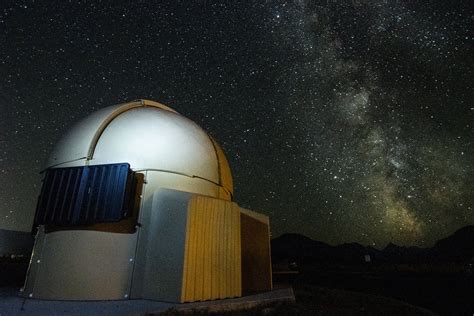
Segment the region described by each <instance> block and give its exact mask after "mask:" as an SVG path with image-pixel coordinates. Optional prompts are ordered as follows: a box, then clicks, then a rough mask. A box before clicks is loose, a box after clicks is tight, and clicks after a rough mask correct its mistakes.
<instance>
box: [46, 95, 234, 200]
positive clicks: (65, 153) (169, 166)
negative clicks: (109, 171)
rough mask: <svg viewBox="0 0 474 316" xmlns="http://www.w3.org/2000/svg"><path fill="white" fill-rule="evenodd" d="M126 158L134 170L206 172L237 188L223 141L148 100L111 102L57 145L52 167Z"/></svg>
mask: <svg viewBox="0 0 474 316" xmlns="http://www.w3.org/2000/svg"><path fill="white" fill-rule="evenodd" d="M123 162H127V163H129V164H130V167H131V168H132V169H133V170H157V171H165V172H170V173H176V174H183V175H186V176H190V177H196V178H202V179H205V180H208V181H211V182H214V183H216V184H218V185H219V186H222V187H223V188H224V189H225V190H226V191H228V192H230V193H231V194H232V192H233V185H232V176H231V173H230V168H229V165H228V163H227V160H226V158H225V155H224V153H223V152H222V150H221V149H220V147H219V146H218V145H217V143H216V142H215V141H214V140H213V139H212V138H211V137H210V136H209V135H208V134H207V133H206V132H205V131H204V130H203V129H202V128H200V127H199V126H198V125H197V124H195V123H194V122H193V121H191V120H189V119H187V118H185V117H184V116H182V115H180V114H178V113H177V112H176V111H174V110H172V109H170V108H168V107H166V106H164V105H162V104H159V103H157V102H153V101H148V100H139V101H134V102H130V103H125V104H119V105H116V106H111V107H107V108H104V109H101V110H100V111H97V112H94V113H92V114H91V115H89V116H88V117H86V118H85V119H83V120H82V121H80V122H79V123H77V124H76V125H75V126H73V127H72V128H71V129H70V130H69V132H68V133H67V134H65V135H64V136H63V137H62V138H61V140H60V141H59V142H58V144H57V145H56V146H55V148H54V150H53V152H52V153H51V155H50V158H49V160H48V163H47V168H62V167H71V166H78V165H85V164H90V165H99V164H110V163H123Z"/></svg>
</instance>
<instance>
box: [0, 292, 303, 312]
mask: <svg viewBox="0 0 474 316" xmlns="http://www.w3.org/2000/svg"><path fill="white" fill-rule="evenodd" d="M19 295H20V293H19V292H18V291H16V290H15V289H12V288H0V315H63V314H69V315H99V314H100V315H117V316H118V315H143V314H147V315H159V314H161V313H163V312H166V311H169V310H174V311H178V312H188V311H198V310H205V311H208V312H220V311H231V310H233V311H238V310H241V309H248V308H253V307H256V306H267V305H270V304H273V303H276V302H294V301H295V296H294V294H293V290H292V289H280V290H274V291H271V292H265V293H260V294H256V295H250V296H244V297H240V298H233V299H225V300H216V301H206V302H196V303H186V304H176V303H167V302H158V301H151V300H123V301H52V300H38V299H29V298H23V297H20V296H19Z"/></svg>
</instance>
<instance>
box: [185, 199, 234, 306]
mask: <svg viewBox="0 0 474 316" xmlns="http://www.w3.org/2000/svg"><path fill="white" fill-rule="evenodd" d="M186 231H187V234H186V247H185V259H184V267H183V287H182V294H181V301H182V302H193V301H203V300H212V299H221V298H228V297H237V296H241V294H242V284H241V255H240V249H241V245H240V210H239V207H238V206H237V205H236V204H235V203H232V202H228V201H223V200H218V199H213V198H209V197H204V196H196V197H194V198H192V199H191V200H190V201H189V204H188V223H187V229H186Z"/></svg>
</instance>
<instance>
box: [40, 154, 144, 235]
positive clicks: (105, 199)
mask: <svg viewBox="0 0 474 316" xmlns="http://www.w3.org/2000/svg"><path fill="white" fill-rule="evenodd" d="M134 185H135V181H134V176H133V172H132V171H131V170H130V165H129V164H128V163H120V164H107V165H96V166H84V167H71V168H55V169H48V170H46V175H45V178H44V181H43V187H42V189H41V194H40V197H39V199H38V204H37V209H36V216H35V226H37V225H56V226H75V225H86V224H94V223H103V222H116V221H119V220H121V219H123V218H125V217H126V216H127V215H128V214H131V210H130V207H131V205H132V203H131V202H132V200H133V198H134V187H133V186H134Z"/></svg>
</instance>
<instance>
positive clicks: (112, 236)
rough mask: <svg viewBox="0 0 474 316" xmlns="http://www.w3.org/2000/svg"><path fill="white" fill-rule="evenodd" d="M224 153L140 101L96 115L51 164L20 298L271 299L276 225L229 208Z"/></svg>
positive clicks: (185, 123) (168, 113) (196, 130)
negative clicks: (272, 228) (263, 295)
mask: <svg viewBox="0 0 474 316" xmlns="http://www.w3.org/2000/svg"><path fill="white" fill-rule="evenodd" d="M232 195H233V183H232V175H231V171H230V168H229V165H228V162H227V159H226V157H225V155H224V152H223V151H222V149H221V148H220V147H219V145H218V144H217V143H216V141H215V140H214V139H213V138H212V137H210V136H209V135H208V134H207V133H206V132H204V131H203V130H202V129H201V128H200V127H199V126H198V125H196V124H195V123H194V122H192V121H190V120H189V119H187V118H185V117H184V116H182V115H180V114H178V113H177V112H176V111H174V110H172V109H171V108H169V107H166V106H164V105H162V104H159V103H156V102H153V101H148V100H139V101H134V102H130V103H125V104H120V105H116V106H112V107H108V108H104V109H102V110H100V111H97V112H95V113H93V114H91V115H90V116H88V117H86V118H85V119H84V120H82V121H80V122H79V123H78V124H77V125H75V126H74V127H72V128H71V129H70V130H69V132H68V133H66V134H65V135H64V136H63V137H62V139H61V140H60V141H59V143H58V144H57V145H56V147H55V148H54V150H53V152H52V153H51V155H50V158H49V161H48V163H47V167H46V169H45V170H44V179H43V186H42V189H41V194H40V196H39V198H38V204H37V209H36V215H35V222H34V231H37V233H36V241H35V245H34V249H33V254H32V257H31V262H30V267H29V270H28V274H27V278H26V282H25V286H24V295H25V296H27V297H33V298H39V299H53V300H120V299H129V298H132V299H135V298H136V299H152V300H160V301H169V302H193V301H202V300H212V299H222V298H230V297H238V296H241V295H243V294H245V293H255V292H259V291H267V290H270V289H271V288H272V283H271V263H270V243H269V220H268V217H267V216H264V215H262V214H259V213H256V212H253V211H250V210H246V209H243V208H241V207H239V205H237V204H236V203H235V202H234V201H233V199H232Z"/></svg>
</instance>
